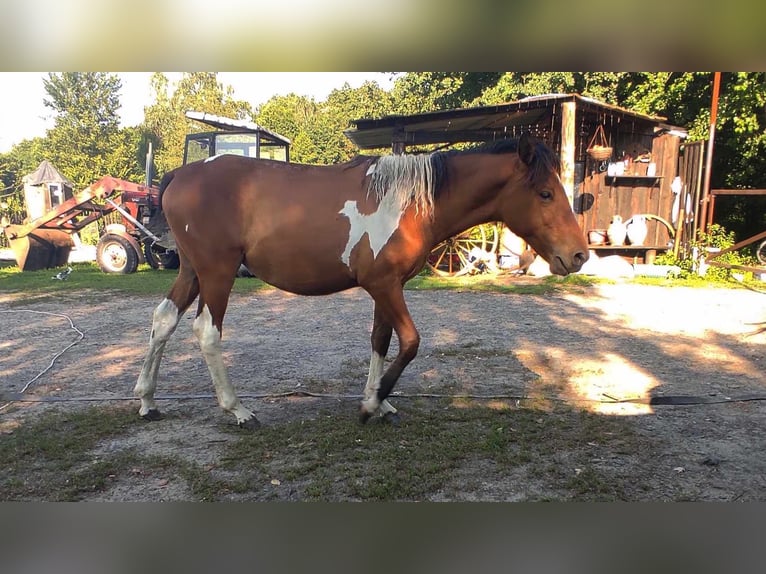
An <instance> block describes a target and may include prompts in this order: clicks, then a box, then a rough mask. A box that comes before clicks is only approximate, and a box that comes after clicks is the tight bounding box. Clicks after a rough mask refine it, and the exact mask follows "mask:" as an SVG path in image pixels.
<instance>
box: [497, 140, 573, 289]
mask: <svg viewBox="0 0 766 574" xmlns="http://www.w3.org/2000/svg"><path fill="white" fill-rule="evenodd" d="M518 155H519V160H518V161H519V163H520V166H521V167H522V169H520V170H519V173H518V175H516V174H514V176H512V177H511V178H510V179H509V181H508V183H507V184H506V187H505V189H504V190H503V192H502V193H503V197H502V200H501V202H500V211H501V213H500V214H501V217H502V218H503V221H504V222H505V224H506V225H507V226H508V227H509V228H510V230H511V231H513V232H514V233H515V234H516V235H519V236H520V237H522V238H523V239H524V240H525V241H527V243H529V245H530V246H532V248H533V249H534V250H535V251H537V253H539V254H540V255H541V256H542V257H543V259H545V260H546V261H547V262H548V263H549V264H550V267H551V271H552V272H553V273H555V274H557V275H567V274H569V273H574V272H575V271H579V270H580V268H581V267H582V265H583V263H585V262H586V261H587V260H588V244H587V243H586V241H585V236H584V235H583V232H582V230H581V229H580V226H579V225H578V224H577V220H576V219H575V216H574V213H573V212H572V208H571V206H570V205H569V200H568V199H567V196H566V192H565V191H564V186H563V185H562V184H561V179H560V178H559V161H558V158H557V157H556V155H555V154H554V153H553V152H552V150H551V149H550V148H549V147H548V146H546V145H545V144H544V143H543V142H541V141H539V140H536V139H534V138H532V137H530V136H528V135H527V134H524V135H522V136H521V139H520V140H519V145H518Z"/></svg>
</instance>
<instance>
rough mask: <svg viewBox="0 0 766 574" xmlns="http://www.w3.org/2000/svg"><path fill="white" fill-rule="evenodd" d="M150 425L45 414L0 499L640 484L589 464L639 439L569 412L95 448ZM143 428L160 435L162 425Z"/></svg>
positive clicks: (445, 409)
mask: <svg viewBox="0 0 766 574" xmlns="http://www.w3.org/2000/svg"><path fill="white" fill-rule="evenodd" d="M146 424H149V423H145V422H143V421H140V420H139V419H138V418H137V416H136V414H135V409H133V408H132V407H131V408H126V407H117V408H115V407H90V408H87V409H84V410H79V411H75V412H63V411H47V412H44V413H41V414H40V415H39V416H38V418H37V419H35V420H34V421H28V422H26V423H25V424H22V425H20V426H19V427H18V428H16V429H15V430H14V431H13V432H12V433H10V434H3V435H0V459H1V460H3V461H5V463H4V464H3V466H2V467H0V500H3V501H13V500H16V501H18V500H27V501H33V500H44V501H77V500H87V499H92V498H94V497H98V496H100V495H105V493H108V492H109V490H110V488H112V487H113V486H114V485H116V484H118V483H119V482H120V481H122V483H123V484H124V483H125V481H128V482H131V483H133V484H134V487H135V488H136V489H138V490H140V491H142V492H143V491H144V489H145V486H142V485H145V484H146V483H156V482H157V481H158V480H163V479H164V480H174V481H181V482H182V483H183V484H184V485H185V487H186V489H185V492H187V493H188V498H189V499H190V500H207V501H216V500H282V499H290V500H317V501H341V500H365V501H397V500H401V501H403V500H426V499H432V498H437V499H438V498H439V497H443V498H447V499H449V498H450V497H452V496H455V493H461V492H462V493H466V492H472V491H474V490H475V489H477V488H478V487H479V485H480V484H482V483H485V482H488V483H493V484H495V485H497V486H496V488H497V489H499V491H498V493H497V496H498V497H500V498H502V496H503V495H504V489H507V488H514V489H517V488H521V489H523V488H524V486H523V485H524V483H525V481H532V482H534V483H535V484H537V485H538V487H537V493H534V492H530V493H528V494H526V495H525V494H524V493H523V492H522V497H525V498H526V499H529V500H627V499H630V497H631V493H632V492H633V491H634V489H636V488H639V487H640V484H639V483H640V480H637V478H636V477H622V476H618V475H616V474H614V473H613V472H611V471H607V470H604V469H601V468H599V467H598V466H597V465H596V464H594V463H593V462H592V461H593V452H592V451H593V449H594V448H595V446H594V445H597V446H598V448H602V449H605V450H610V451H616V452H631V453H636V452H644V453H645V456H647V457H650V456H651V454H650V452H647V451H649V450H650V449H649V448H648V446H647V439H645V438H642V437H640V436H639V435H637V434H636V433H635V432H634V431H633V430H632V428H631V426H630V423H629V422H628V421H626V420H625V419H618V418H610V417H603V416H599V415H594V414H590V413H586V412H581V411H577V410H573V409H570V408H561V409H559V410H553V411H546V410H541V409H536V408H532V409H528V408H514V409H510V408H504V409H496V408H487V407H486V406H483V405H480V404H471V405H467V406H464V407H457V406H454V405H451V406H450V405H447V404H434V403H426V404H423V405H420V406H418V403H417V402H413V403H412V404H411V405H409V406H408V407H407V408H406V409H405V414H404V417H403V422H402V424H401V425H400V426H397V427H394V426H391V425H387V424H383V423H381V422H380V421H379V420H373V421H372V422H370V423H368V424H367V425H360V424H359V423H358V422H357V421H356V419H355V417H354V416H350V413H349V412H348V410H347V409H346V408H345V407H344V408H343V409H340V410H339V411H336V412H324V413H321V414H320V415H319V416H318V417H317V418H315V419H309V420H296V421H292V422H287V423H283V424H273V425H270V426H267V427H264V428H261V429H259V430H258V431H257V432H252V433H249V432H246V431H242V430H240V429H238V428H236V427H234V426H228V425H227V426H226V427H225V429H224V430H225V431H226V432H227V433H229V440H228V442H227V443H226V444H225V445H224V447H223V448H224V450H223V455H222V457H221V459H220V460H219V462H218V463H217V464H215V465H211V466H208V467H205V468H203V467H202V466H201V465H199V464H196V463H195V462H193V461H190V460H188V458H184V459H182V458H180V457H178V456H174V455H168V456H159V455H145V454H139V453H138V451H137V447H133V448H125V449H122V450H118V449H114V450H109V449H104V448H103V446H102V447H101V448H98V447H99V445H104V444H105V443H108V441H112V440H118V439H120V438H122V439H125V438H129V437H130V435H131V434H133V433H136V432H139V431H141V430H143V429H144V428H145V425H146ZM151 424H154V425H157V432H161V431H162V428H161V425H163V424H168V423H167V422H165V423H163V422H159V423H151ZM125 442H129V441H125ZM200 448H206V447H205V446H201V447H200ZM575 469H579V470H578V471H576V470H575ZM509 476H513V479H512V481H510V480H509V479H508V478H507V477H509ZM517 483H518V484H517ZM106 497H107V498H108V494H106Z"/></svg>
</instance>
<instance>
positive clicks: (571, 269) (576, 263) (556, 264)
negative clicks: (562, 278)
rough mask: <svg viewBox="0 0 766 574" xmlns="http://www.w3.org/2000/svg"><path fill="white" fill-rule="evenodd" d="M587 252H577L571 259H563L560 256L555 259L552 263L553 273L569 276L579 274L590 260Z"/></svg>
mask: <svg viewBox="0 0 766 574" xmlns="http://www.w3.org/2000/svg"><path fill="white" fill-rule="evenodd" d="M588 257H589V254H588V252H587V251H577V252H576V253H574V254H573V255H571V256H570V257H566V258H562V257H561V256H559V255H556V256H554V257H553V259H552V261H551V262H550V268H551V273H554V274H556V275H569V274H570V273H577V272H578V271H579V270H580V269H581V268H582V266H583V265H584V264H585V262H586V261H587V260H588Z"/></svg>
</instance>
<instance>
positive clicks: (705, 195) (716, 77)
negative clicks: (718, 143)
mask: <svg viewBox="0 0 766 574" xmlns="http://www.w3.org/2000/svg"><path fill="white" fill-rule="evenodd" d="M720 88H721V72H714V73H713V102H712V103H711V105H710V135H709V136H708V140H707V153H706V155H705V182H704V184H703V187H702V217H700V218H699V225H700V232H701V233H704V232H705V229H706V225H707V219H708V202H709V201H710V171H711V169H712V167H711V166H712V164H713V143H714V140H715V121H716V116H717V115H718V92H719V90H720ZM710 217H711V220H712V217H713V214H712V211H711V213H710Z"/></svg>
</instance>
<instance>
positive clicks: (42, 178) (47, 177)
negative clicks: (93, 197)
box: [21, 160, 74, 188]
mask: <svg viewBox="0 0 766 574" xmlns="http://www.w3.org/2000/svg"><path fill="white" fill-rule="evenodd" d="M21 181H22V182H23V183H26V184H29V185H42V184H44V183H63V184H64V185H66V186H68V187H70V188H74V184H73V183H72V182H71V181H69V180H68V179H67V178H65V177H64V176H63V175H61V174H60V173H59V170H57V169H56V168H55V167H53V164H52V163H51V162H49V161H48V160H43V161H41V162H40V165H39V166H38V167H37V169H36V170H35V171H33V172H32V173H28V174H27V175H25V176H24V177H23V178H21Z"/></svg>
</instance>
